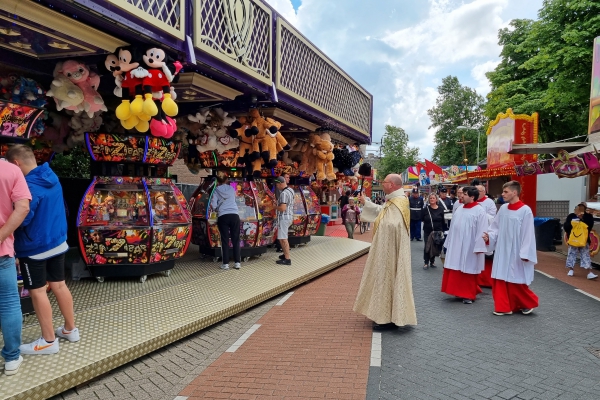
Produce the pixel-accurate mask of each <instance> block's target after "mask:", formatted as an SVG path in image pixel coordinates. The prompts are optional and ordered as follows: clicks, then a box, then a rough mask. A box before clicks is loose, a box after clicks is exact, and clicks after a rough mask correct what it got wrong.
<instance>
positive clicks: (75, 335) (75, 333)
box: [54, 325, 79, 342]
mask: <svg viewBox="0 0 600 400" xmlns="http://www.w3.org/2000/svg"><path fill="white" fill-rule="evenodd" d="M54 334H55V335H56V336H57V337H61V338H63V339H67V340H68V341H69V342H79V329H77V328H74V329H73V330H72V331H71V332H68V331H66V330H65V326H64V325H63V326H59V327H58V328H56V330H55V331H54Z"/></svg>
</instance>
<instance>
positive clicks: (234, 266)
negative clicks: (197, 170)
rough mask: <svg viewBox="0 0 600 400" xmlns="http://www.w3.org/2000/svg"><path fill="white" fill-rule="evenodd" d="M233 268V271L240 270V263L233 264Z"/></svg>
mask: <svg viewBox="0 0 600 400" xmlns="http://www.w3.org/2000/svg"><path fill="white" fill-rule="evenodd" d="M233 268H235V269H240V268H242V264H240V263H235V264H234V265H233Z"/></svg>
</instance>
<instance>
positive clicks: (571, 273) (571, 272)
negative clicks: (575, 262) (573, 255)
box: [567, 268, 591, 276]
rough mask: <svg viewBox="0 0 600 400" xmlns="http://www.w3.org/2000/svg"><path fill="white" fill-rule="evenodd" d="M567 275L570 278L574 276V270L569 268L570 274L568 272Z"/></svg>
mask: <svg viewBox="0 0 600 400" xmlns="http://www.w3.org/2000/svg"><path fill="white" fill-rule="evenodd" d="M590 273H591V272H590ZM567 275H569V276H573V268H569V272H567Z"/></svg>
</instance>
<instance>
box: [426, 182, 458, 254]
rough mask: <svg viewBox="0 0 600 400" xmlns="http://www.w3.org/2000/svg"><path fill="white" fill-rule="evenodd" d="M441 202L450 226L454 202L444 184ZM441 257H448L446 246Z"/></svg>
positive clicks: (441, 252) (446, 221)
mask: <svg viewBox="0 0 600 400" xmlns="http://www.w3.org/2000/svg"><path fill="white" fill-rule="evenodd" d="M439 203H440V204H441V206H442V208H443V209H444V220H445V223H446V226H447V227H448V228H449V227H450V223H451V222H452V221H451V220H452V211H453V208H452V206H453V203H452V199H450V198H449V197H448V189H446V188H445V187H443V186H442V188H441V189H440V201H439ZM423 217H425V215H423ZM425 240H427V238H425ZM440 258H446V250H445V249H444V248H442V249H441V251H440Z"/></svg>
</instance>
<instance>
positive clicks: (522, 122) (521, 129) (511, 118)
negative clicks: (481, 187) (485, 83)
mask: <svg viewBox="0 0 600 400" xmlns="http://www.w3.org/2000/svg"><path fill="white" fill-rule="evenodd" d="M537 141H538V114H537V113H533V114H532V115H515V114H513V112H512V110H511V109H510V108H509V109H508V110H507V111H506V113H500V114H498V116H497V117H496V119H495V120H494V121H492V122H491V123H490V126H489V128H488V131H487V163H488V165H487V168H488V169H494V168H507V167H512V166H514V165H515V164H517V165H522V164H523V163H524V162H525V161H528V162H530V163H532V162H535V161H537V155H535V154H509V153H508V152H509V151H510V150H511V149H512V146H513V144H530V143H537Z"/></svg>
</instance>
